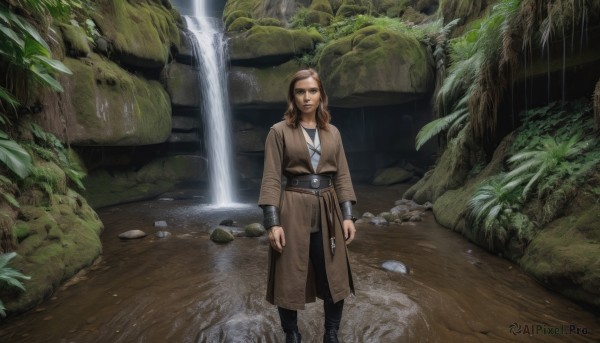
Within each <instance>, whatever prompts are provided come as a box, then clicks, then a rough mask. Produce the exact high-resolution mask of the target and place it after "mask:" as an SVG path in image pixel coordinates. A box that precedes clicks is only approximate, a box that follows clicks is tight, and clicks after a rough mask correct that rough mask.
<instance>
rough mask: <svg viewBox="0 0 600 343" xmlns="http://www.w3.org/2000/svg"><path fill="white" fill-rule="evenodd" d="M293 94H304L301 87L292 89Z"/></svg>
mask: <svg viewBox="0 0 600 343" xmlns="http://www.w3.org/2000/svg"><path fill="white" fill-rule="evenodd" d="M294 93H295V94H297V95H300V94H304V90H303V89H296V90H295V91H294Z"/></svg>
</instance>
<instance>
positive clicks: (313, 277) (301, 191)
mask: <svg viewBox="0 0 600 343" xmlns="http://www.w3.org/2000/svg"><path fill="white" fill-rule="evenodd" d="M287 101H288V108H287V111H286V112H285V115H284V120H283V121H281V122H279V123H277V124H275V125H273V127H271V130H270V132H269V135H268V136H267V140H266V143H265V165H264V173H263V179H262V185H261V191H260V198H259V201H258V204H259V205H260V206H261V207H262V208H263V213H264V219H265V227H266V228H267V229H268V232H269V242H270V245H271V247H270V249H269V260H270V265H269V277H268V285H267V300H268V301H269V302H270V303H272V304H274V305H277V306H278V311H279V317H280V319H281V326H282V327H283V330H284V332H285V333H286V342H300V341H301V335H300V333H299V331H298V325H297V310H300V309H304V305H305V303H308V302H314V301H315V296H318V297H319V298H321V299H323V305H324V310H325V335H324V337H323V342H338V338H337V331H338V329H339V325H340V321H341V318H342V310H343V308H344V299H345V298H346V297H347V296H349V295H350V294H351V293H354V285H353V282H352V274H351V272H350V264H349V262H348V256H347V250H346V245H348V244H350V242H352V240H353V239H354V235H355V233H356V229H355V228H354V222H353V220H352V204H354V203H356V196H355V195H354V190H353V188H352V180H351V179H350V172H349V169H348V163H347V161H346V156H345V154H344V148H343V146H342V140H341V136H340V133H339V131H338V130H337V128H336V127H335V126H333V125H331V124H329V121H330V118H331V117H330V114H329V111H328V110H327V94H325V91H324V89H323V85H322V83H321V79H320V78H319V75H318V74H317V72H315V71H314V70H312V69H308V70H301V71H299V72H297V73H296V74H295V75H294V77H293V78H292V81H291V82H290V86H289V89H288V99H287ZM282 176H285V177H286V181H287V182H286V186H285V188H282ZM342 242H345V244H342Z"/></svg>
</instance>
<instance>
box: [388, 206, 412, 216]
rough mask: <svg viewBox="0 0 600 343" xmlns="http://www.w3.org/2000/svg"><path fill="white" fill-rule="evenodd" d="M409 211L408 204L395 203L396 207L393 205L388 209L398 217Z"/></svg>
mask: <svg viewBox="0 0 600 343" xmlns="http://www.w3.org/2000/svg"><path fill="white" fill-rule="evenodd" d="M407 212H409V208H408V206H406V205H404V204H402V205H397V206H396V207H393V208H391V209H390V213H391V214H392V215H393V216H394V217H396V218H399V217H401V216H402V215H403V214H405V213H407Z"/></svg>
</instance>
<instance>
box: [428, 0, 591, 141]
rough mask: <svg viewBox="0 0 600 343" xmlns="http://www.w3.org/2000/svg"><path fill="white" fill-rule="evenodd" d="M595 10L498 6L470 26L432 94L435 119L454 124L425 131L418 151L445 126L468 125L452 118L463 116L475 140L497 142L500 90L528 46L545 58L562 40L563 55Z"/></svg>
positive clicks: (584, 5) (514, 1)
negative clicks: (543, 54)
mask: <svg viewBox="0 0 600 343" xmlns="http://www.w3.org/2000/svg"><path fill="white" fill-rule="evenodd" d="M599 10H600V3H598V2H597V1H596V2H594V1H589V0H584V1H567V0H555V1H550V2H546V1H541V0H531V1H520V0H501V1H499V2H498V3H497V4H496V5H495V6H494V7H493V8H492V10H491V11H490V13H489V14H488V15H487V16H486V17H484V18H483V19H481V20H477V21H474V22H472V23H471V24H470V28H469V29H468V30H467V32H466V33H465V34H464V35H463V36H461V37H458V38H456V39H454V40H452V42H451V43H450V49H449V50H450V52H449V57H450V58H449V59H450V63H449V68H448V76H447V77H446V78H445V79H444V81H443V84H442V86H441V87H440V88H439V91H438V92H437V93H436V96H435V103H436V113H437V115H438V116H439V117H443V116H453V118H448V119H446V120H444V121H440V122H438V125H432V126H426V127H424V128H423V129H422V132H421V133H420V134H419V140H418V142H417V145H418V146H419V147H420V146H421V145H422V144H423V143H424V142H426V141H428V140H429V139H431V138H433V137H434V136H435V135H437V134H439V133H440V132H442V131H445V130H447V129H448V128H449V127H451V125H450V124H448V123H455V122H456V120H457V119H459V118H460V119H461V120H464V119H467V117H463V116H458V115H456V114H457V113H465V111H467V112H468V119H469V121H470V123H471V125H472V128H473V134H474V136H475V138H476V139H477V140H478V141H480V142H482V143H484V144H492V143H493V142H494V141H496V139H497V137H496V134H497V133H496V128H497V124H498V122H499V114H498V106H499V104H500V102H501V101H502V97H503V93H504V90H505V89H506V88H507V87H508V86H509V85H510V84H511V83H512V82H513V80H514V75H515V73H516V72H517V71H518V70H519V68H521V66H520V65H519V63H518V61H519V60H523V59H524V58H525V59H526V58H529V57H528V54H529V53H530V51H532V45H533V43H532V42H535V41H537V42H539V45H536V47H539V48H540V49H542V50H543V51H545V52H546V53H548V51H547V50H548V47H549V44H550V41H551V39H553V38H555V39H557V40H562V43H563V51H565V50H566V46H565V45H564V44H566V41H567V39H566V37H568V36H569V35H571V38H572V39H571V47H572V45H573V44H574V37H575V36H576V32H577V31H578V30H581V31H582V32H581V37H583V35H584V33H583V30H584V29H585V28H586V23H587V22H589V16H593V15H596V14H594V13H598V11H599ZM538 28H539V32H540V33H538V31H537V29H538ZM582 39H583V38H582ZM563 61H564V54H563ZM563 70H564V68H563ZM433 126H435V127H436V129H432V127H433ZM449 137H452V136H451V135H449Z"/></svg>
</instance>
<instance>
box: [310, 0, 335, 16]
mask: <svg viewBox="0 0 600 343" xmlns="http://www.w3.org/2000/svg"><path fill="white" fill-rule="evenodd" d="M309 9H311V10H313V11H319V12H323V13H327V14H330V15H333V8H332V7H331V4H330V3H329V1H328V0H313V1H312V2H311V4H310V7H309Z"/></svg>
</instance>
